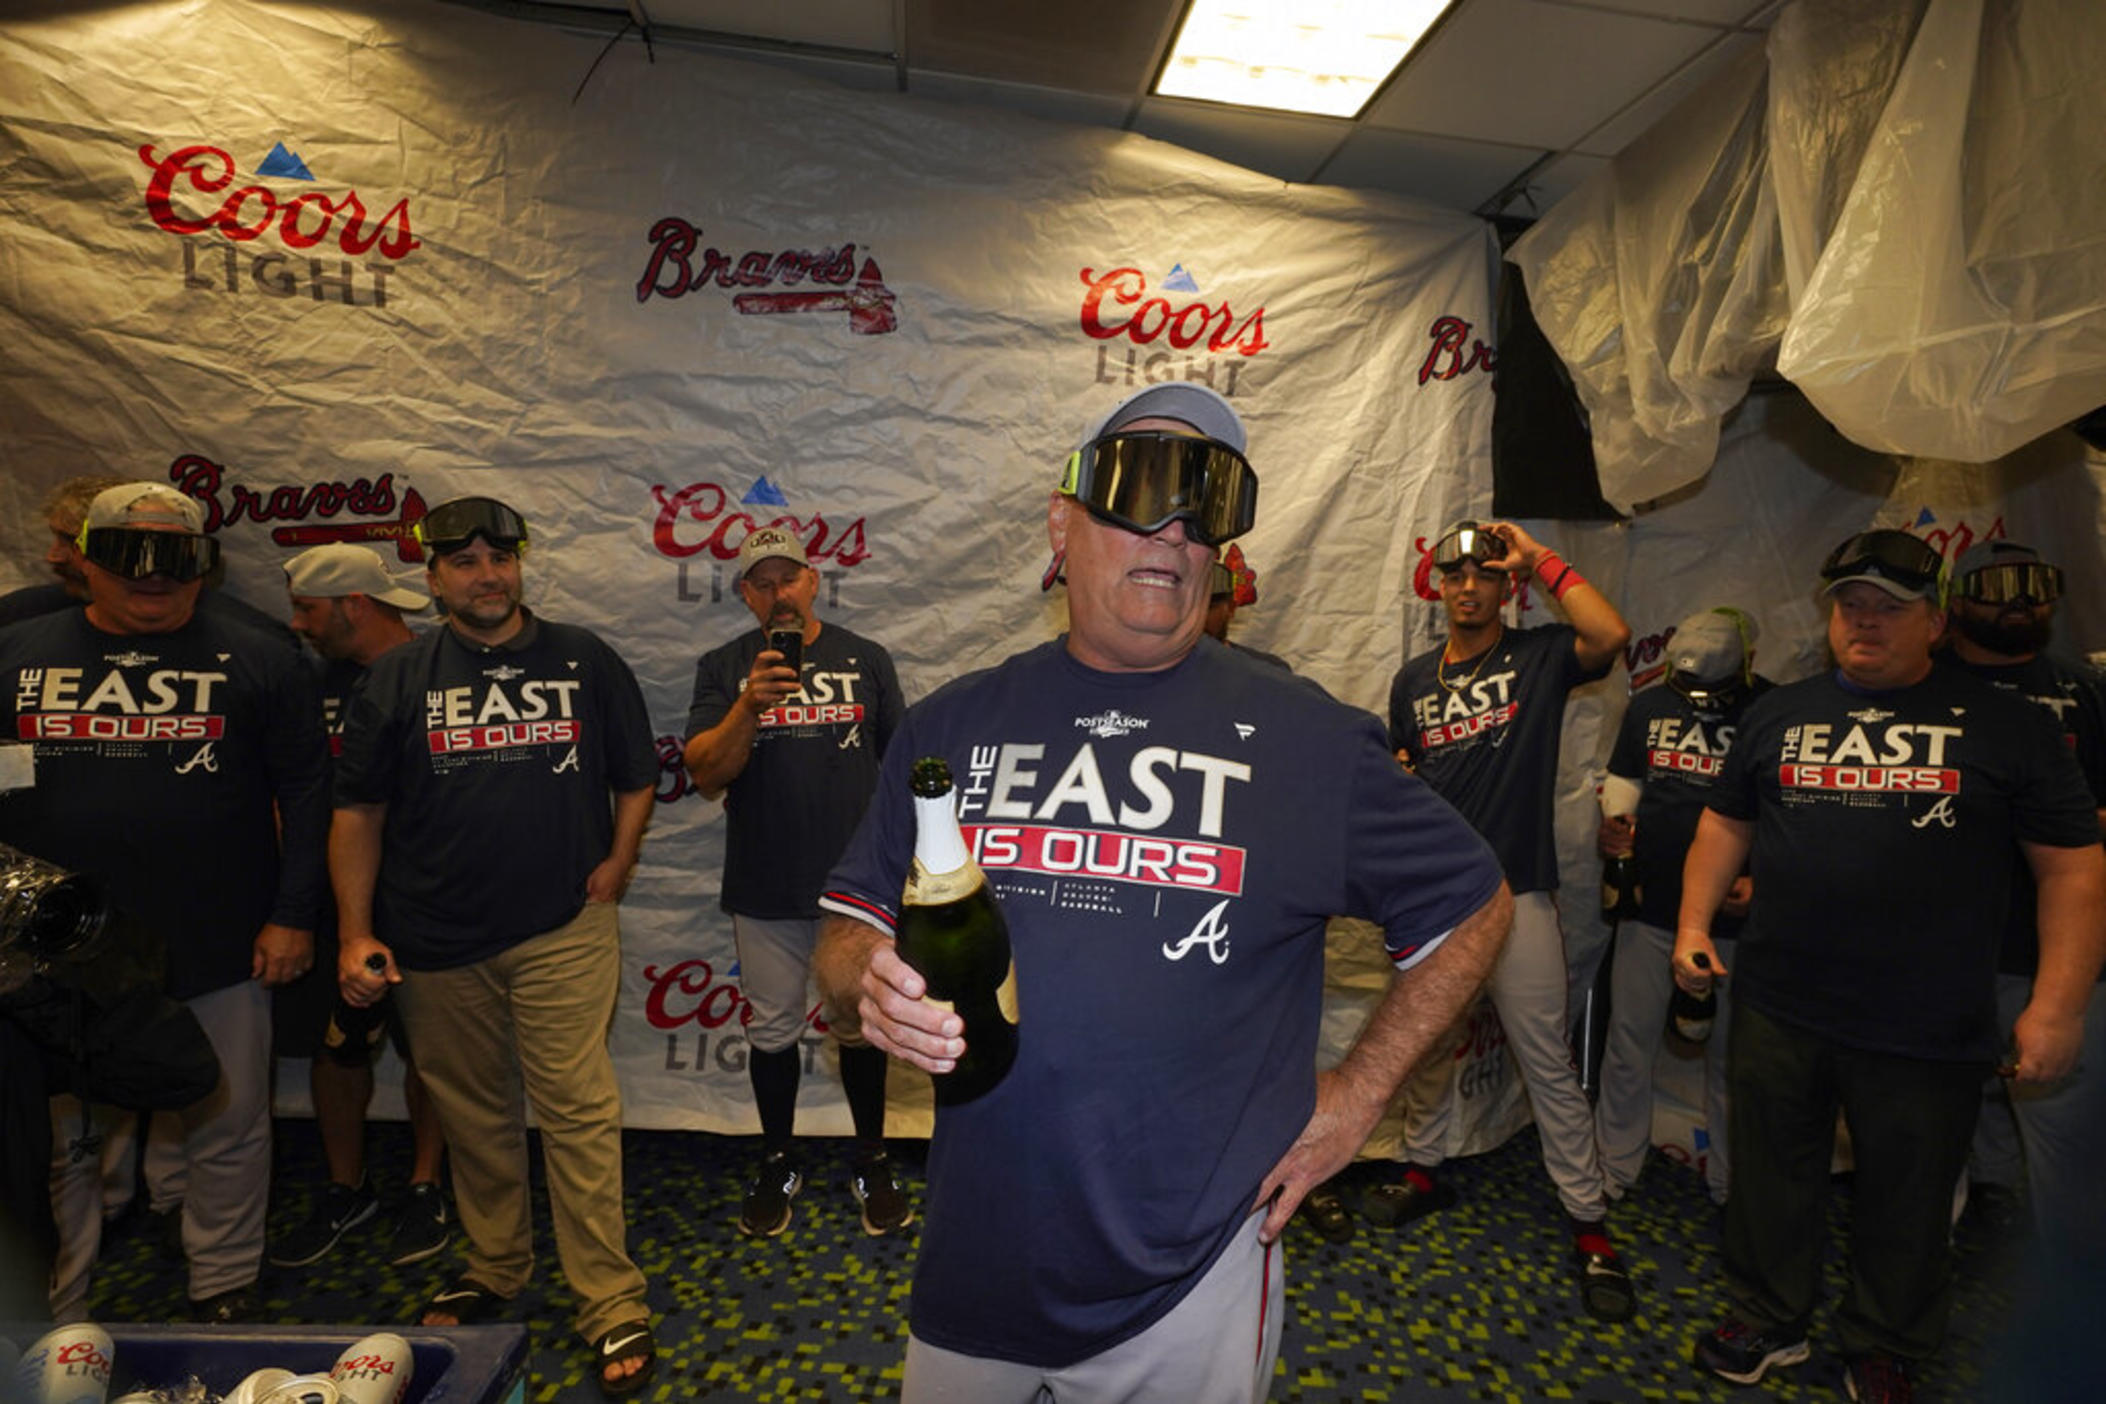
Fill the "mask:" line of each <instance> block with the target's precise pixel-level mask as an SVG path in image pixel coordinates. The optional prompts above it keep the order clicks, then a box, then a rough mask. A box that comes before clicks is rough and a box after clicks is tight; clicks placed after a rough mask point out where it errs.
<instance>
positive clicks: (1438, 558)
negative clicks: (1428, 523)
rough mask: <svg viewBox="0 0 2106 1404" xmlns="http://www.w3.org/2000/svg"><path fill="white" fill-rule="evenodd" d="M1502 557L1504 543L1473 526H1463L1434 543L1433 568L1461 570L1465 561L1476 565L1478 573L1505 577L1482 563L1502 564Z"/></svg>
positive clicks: (1473, 523) (1497, 569)
mask: <svg viewBox="0 0 2106 1404" xmlns="http://www.w3.org/2000/svg"><path fill="white" fill-rule="evenodd" d="M1505 556H1506V542H1504V541H1502V540H1501V539H1500V538H1499V537H1497V536H1495V535H1493V534H1492V533H1491V532H1489V531H1486V530H1484V528H1482V527H1480V526H1478V525H1477V523H1475V522H1464V523H1463V524H1462V525H1461V526H1458V527H1456V528H1455V529H1454V530H1453V531H1451V532H1449V533H1448V534H1447V535H1446V536H1443V537H1442V538H1441V539H1440V540H1438V541H1436V542H1434V543H1433V568H1434V569H1435V570H1439V571H1451V570H1461V569H1462V564H1463V562H1464V561H1475V562H1477V566H1478V569H1480V570H1491V571H1493V572H1495V573H1497V574H1501V575H1504V574H1505V573H1506V572H1504V571H1502V570H1500V569H1499V568H1498V567H1497V566H1486V565H1485V561H1486V560H1487V559H1491V560H1495V561H1496V560H1502V559H1504V558H1505Z"/></svg>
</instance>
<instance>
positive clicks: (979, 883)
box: [893, 756, 1017, 1107]
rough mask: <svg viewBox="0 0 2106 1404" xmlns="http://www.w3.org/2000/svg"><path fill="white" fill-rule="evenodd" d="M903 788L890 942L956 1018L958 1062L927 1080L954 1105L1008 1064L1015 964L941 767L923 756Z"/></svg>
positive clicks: (989, 1084)
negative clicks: (904, 830) (909, 843)
mask: <svg viewBox="0 0 2106 1404" xmlns="http://www.w3.org/2000/svg"><path fill="white" fill-rule="evenodd" d="M909 785H910V788H911V789H912V790H913V792H914V828H915V832H914V863H913V866H912V867H910V868H909V869H908V871H907V887H906V892H905V894H904V895H903V896H902V898H901V902H900V911H899V924H898V926H897V927H896V928H895V929H894V931H893V938H894V940H895V942H896V943H897V945H898V949H899V954H900V958H901V959H902V960H904V961H906V962H907V964H909V965H911V966H913V967H914V968H915V970H917V971H919V972H920V974H921V977H922V979H924V980H926V981H928V985H929V989H928V997H929V999H930V1000H932V1001H934V1002H936V1003H938V1004H941V1005H943V1006H944V1007H946V1008H948V1009H950V1010H952V1011H954V1012H955V1013H956V1014H957V1015H958V1016H959V1017H960V1018H961V1019H963V1020H964V1021H965V1056H964V1057H962V1058H960V1059H959V1060H958V1066H957V1067H956V1068H955V1069H954V1070H952V1071H951V1072H947V1073H939V1074H937V1076H936V1079H935V1082H936V1105H937V1106H939V1107H954V1106H958V1105H959V1104H961V1103H964V1102H969V1101H971V1100H973V1098H975V1097H978V1096H981V1095H982V1094H983V1093H986V1092H988V1091H990V1090H991V1089H993V1087H994V1086H995V1084H996V1083H999V1082H1000V1081H1001V1080H1002V1079H1003V1077H1005V1076H1006V1075H1007V1074H1008V1072H1009V1068H1010V1065H1011V1064H1012V1063H1014V1062H1015V1061H1016V1020H1017V1014H1016V965H1015V963H1014V962H1013V961H1012V960H1011V959H1010V954H1009V927H1008V925H1007V924H1006V923H1005V922H1003V920H1002V909H1001V907H1000V906H999V905H998V904H997V903H996V902H995V896H994V891H993V889H991V888H990V887H989V886H988V885H987V877H986V875H985V874H983V873H982V872H981V871H980V865H979V864H977V863H975V862H974V861H973V858H972V854H971V852H970V851H968V850H967V848H966V846H965V835H964V834H963V833H961V832H960V831H959V828H958V815H957V811H956V810H955V809H954V808H953V807H952V804H951V768H950V766H949V765H947V764H945V762H944V760H943V758H942V757H940V756H924V757H922V758H921V759H920V760H917V761H915V762H914V768H913V772H912V778H911V780H910V782H909Z"/></svg>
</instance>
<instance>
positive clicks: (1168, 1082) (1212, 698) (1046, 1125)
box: [821, 639, 1500, 1367]
mask: <svg viewBox="0 0 2106 1404" xmlns="http://www.w3.org/2000/svg"><path fill="white" fill-rule="evenodd" d="M1241 654H1242V651H1241V650H1238V649H1225V648H1223V647H1222V646H1221V645H1219V644H1217V643H1215V642H1214V641H1213V640H1211V639H1202V640H1200V643H1199V646H1198V648H1197V649H1196V650H1195V651H1194V652H1193V653H1192V654H1190V655H1189V656H1187V657H1186V658H1185V659H1184V660H1183V661H1181V662H1180V663H1178V664H1177V665H1176V666H1175V667H1173V668H1170V669H1167V670H1165V671H1162V672H1155V673H1102V672H1097V671H1095V670H1093V669H1090V668H1087V667H1084V666H1083V665H1082V664H1081V663H1079V662H1077V661H1076V660H1075V659H1074V658H1073V657H1072V656H1071V655H1070V654H1069V653H1068V652H1067V649H1066V647H1065V640H1059V641H1056V642H1054V643H1050V644H1046V645H1043V646H1041V647H1039V648H1036V649H1033V650H1031V651H1030V652H1028V653H1023V654H1019V655H1017V656H1016V657H1014V658H1011V659H1010V660H1009V661H1007V662H1006V663H1003V664H1001V665H1000V666H998V667H996V668H993V669H990V670H988V671H986V672H982V673H976V674H973V675H971V676H969V677H966V678H963V679H960V680H959V681H957V682H954V683H952V684H950V685H949V686H947V687H945V688H943V689H941V690H940V691H938V692H937V693H936V694H935V695H933V696H932V697H930V698H928V699H927V700H926V701H924V702H922V703H920V704H918V705H917V706H915V707H914V708H912V709H910V710H909V711H908V713H907V717H906V721H905V723H904V725H903V726H902V727H901V729H900V733H899V735H897V736H896V737H894V738H893V742H892V746H891V749H890V750H889V751H888V752H887V754H886V757H885V765H884V770H883V774H882V775H881V777H880V779H879V783H878V791H877V794H876V796H875V797H874V798H873V799H872V801H871V805H870V810H869V812H868V813H867V814H866V815H865V816H864V820H863V824H862V826H861V827H860V828H859V829H858V830H857V832H856V836H855V838H854V840H853V841H852V842H851V843H850V844H849V847H848V850H847V852H846V853H844V854H843V855H842V859H841V862H840V865H839V866H838V867H837V868H836V869H835V870H834V873H833V875H832V877H831V878H830V879H829V882H828V888H827V892H826V894H825V896H824V897H823V898H822V899H821V902H822V905H823V906H825V907H827V908H828V909H829V910H831V911H836V912H841V913H845V914H847V915H851V916H855V917H858V918H860V919H862V920H865V921H868V922H870V923H872V924H874V925H877V926H879V927H881V928H884V929H888V930H889V929H890V928H891V925H892V923H893V920H894V918H895V916H896V913H897V911H898V908H899V901H900V893H901V889H902V887H903V885H904V883H905V881H906V875H907V869H908V865H909V862H910V860H911V858H912V856H913V848H914V817H913V807H912V800H911V796H910V794H909V792H908V787H907V775H908V771H909V768H910V767H911V765H912V763H913V761H914V760H915V759H916V758H918V757H921V756H942V757H944V758H945V759H946V760H948V761H949V762H950V767H951V773H952V775H953V776H954V777H955V781H956V785H957V791H956V792H957V794H958V796H959V817H960V819H961V821H962V823H963V825H964V829H965V833H966V836H967V841H968V843H970V844H971V846H972V848H973V851H974V856H975V857H976V858H977V860H978V862H979V865H980V867H981V868H982V869H983V870H984V871H985V873H986V874H987V878H988V881H989V883H990V884H991V885H992V887H993V888H994V890H995V892H996V894H997V896H998V897H999V898H1000V900H1001V903H1002V910H1003V914H1004V916H1005V918H1006V920H1007V922H1008V926H1009V934H1010V940H1011V945H1012V950H1013V953H1014V957H1015V963H1016V992H1017V1001H1018V1007H1019V1021H1018V1053H1017V1062H1016V1065H1015V1067H1014V1069H1013V1070H1012V1071H1011V1072H1010V1074H1009V1076H1008V1077H1007V1078H1006V1079H1005V1080H1004V1081H1003V1082H1002V1084H1001V1085H1000V1086H998V1087H996V1088H995V1089H994V1090H993V1091H992V1092H990V1093H988V1094H986V1095H985V1096H983V1097H981V1098H979V1099H977V1100H975V1101H973V1102H970V1103H967V1104H965V1105H963V1106H955V1107H944V1108H941V1109H939V1110H938V1112H937V1117H936V1130H935V1137H934V1140H933V1142H932V1144H931V1146H930V1152H929V1200H928V1203H929V1214H928V1223H927V1227H926V1228H924V1229H923V1230H922V1238H921V1258H920V1262H919V1264H918V1265H917V1267H916V1270H915V1278H914V1293H913V1299H912V1306H911V1323H912V1327H913V1330H914V1333H915V1334H916V1335H917V1336H919V1337H921V1338H922V1339H924V1340H926V1341H929V1342H930V1343H932V1344H935V1345H939V1346H942V1347H944V1348H946V1349H949V1350H956V1351H962V1352H965V1353H967V1354H971V1355H978V1356H987V1357H992V1358H995V1359H1002V1360H1013V1361H1019V1362H1022V1363H1026V1364H1031V1365H1038V1366H1048V1367H1054V1366H1062V1365H1067V1364H1072V1363H1073V1362H1075V1361H1077V1360H1081V1359H1084V1358H1087V1357H1088V1356H1091V1355H1094V1354H1096V1353H1097V1352H1099V1351H1102V1350H1104V1349H1107V1348H1109V1347H1110V1346H1113V1345H1116V1344H1117V1343H1118V1342H1120V1341H1122V1340H1125V1339H1127V1338H1128V1337H1131V1336H1133V1335H1135V1334H1137V1333H1139V1332H1140V1331H1142V1330H1145V1329H1146V1328H1147V1327H1148V1326H1149V1325H1151V1324H1152V1323H1153V1322H1155V1321H1156V1320H1158V1319H1160V1318H1161V1317H1162V1316H1163V1315H1164V1313H1166V1312H1168V1311H1169V1310H1170V1309H1171V1308H1172V1307H1174V1306H1175V1305H1176V1304H1177V1302H1178V1301H1179V1300H1181V1299H1182V1298H1183V1296H1184V1295H1185V1293H1186V1292H1187V1291H1188V1290H1190V1288H1191V1287H1192V1286H1193V1285H1194V1284H1195V1283H1196V1282H1197V1281H1198V1280H1199V1278H1200V1277H1201V1276H1203V1275H1204V1274H1205V1272H1206V1270H1207V1268H1208V1267H1209V1266H1211V1265H1212V1264H1213V1262H1214V1260H1215V1258H1216V1257H1217V1256H1218V1255H1219V1253H1220V1252H1221V1250H1222V1248H1223V1247H1224V1246H1225V1245H1226V1244H1227V1242H1228V1241H1229V1239H1230V1238H1231V1237H1232V1236H1233V1234H1234V1233H1235V1231H1236V1229H1237V1227H1238V1226H1239V1225H1241V1224H1242V1223H1243V1222H1244V1221H1245V1218H1246V1216H1247V1215H1248V1213H1249V1211H1250V1209H1251V1206H1252V1203H1253V1201H1254V1200H1255V1198H1256V1195H1257V1187H1258V1183H1259V1181H1260V1180H1261V1179H1262V1178H1263V1177H1264V1175H1265V1173H1266V1171H1268V1170H1269V1169H1271V1168H1272V1166H1273V1165H1274V1164H1275V1163H1276V1162H1277V1161H1278V1160H1279V1158H1280V1156H1281V1155H1283V1154H1284V1153H1285V1152H1286V1150H1287V1148H1288V1147H1289V1146H1290V1145H1291V1144H1292V1143H1293V1142H1294V1139H1295V1138H1296V1136H1298V1135H1299V1134H1300V1133H1301V1131H1302V1129H1303V1127H1304V1126H1305V1125H1306V1124H1307V1122H1308V1119H1309V1115H1310V1112H1311V1111H1312V1109H1313V1107H1314V1101H1315V1072H1316V1065H1315V1056H1316V1042H1317V1033H1318V1025H1319V1022H1320V1019H1321V1014H1322V994H1323V962H1324V924H1325V921H1326V919H1327V918H1329V917H1330V916H1332V915H1334V914H1343V915H1350V916H1358V917H1363V918H1366V919H1367V920H1369V921H1372V922H1375V923H1376V924H1378V925H1380V926H1381V927H1382V928H1383V930H1384V932H1385V933H1386V937H1387V942H1388V946H1389V951H1390V954H1391V957H1392V958H1393V959H1394V960H1395V961H1396V962H1398V963H1399V964H1400V965H1404V966H1409V965H1411V964H1413V963H1415V962H1417V961H1418V960H1419V959H1421V958H1423V957H1424V956H1425V955H1427V954H1428V953H1429V952H1430V951H1431V950H1432V949H1433V948H1434V946H1435V945H1436V944H1438V942H1439V941H1440V939H1441V938H1442V937H1443V936H1444V935H1445V933H1447V932H1448V931H1450V930H1452V929H1453V928H1454V927H1455V926H1456V925H1457V924H1458V923H1460V922H1461V921H1462V920H1463V919H1464V918H1465V917H1467V916H1469V915H1470V914H1471V913H1473V912H1475V911H1476V910H1477V909H1478V908H1479V907H1481V906H1482V905H1483V904H1484V903H1485V902H1486V901H1487V900H1489V899H1490V898H1491V896H1492V895H1493V893H1494V892H1495V891H1496V890H1497V888H1498V886H1499V881H1500V875H1499V870H1498V866H1497V863H1496V861H1495V860H1494V859H1493V857H1492V854H1491V852H1490V851H1489V850H1488V849H1487V848H1486V847H1485V845H1484V843H1483V841H1482V840H1480V839H1479V838H1478V837H1477V836H1476V835H1475V834H1474V833H1472V832H1471V830H1470V828H1469V826H1468V825H1466V824H1464V823H1463V822H1462V820H1461V819H1460V818H1459V817H1458V816H1457V815H1456V813H1455V811H1454V810H1453V809H1451V808H1450V807H1449V806H1448V805H1447V804H1446V803H1445V802H1443V801H1442V800H1441V799H1440V798H1439V797H1438V796H1437V795H1435V794H1434V793H1433V792H1432V791H1431V790H1429V789H1428V788H1426V787H1425V786H1424V785H1422V784H1420V783H1419V782H1418V781H1417V780H1415V779H1413V778H1412V777H1411V776H1409V775H1407V774H1406V773H1405V772H1404V771H1403V769H1402V768H1401V767H1400V766H1398V764H1397V763H1396V760H1395V758H1394V757H1393V756H1392V755H1391V754H1390V752H1389V750H1388V748H1387V747H1386V746H1385V744H1384V738H1383V735H1382V730H1381V727H1380V726H1379V725H1378V724H1377V723H1376V721H1375V719H1374V718H1373V717H1371V716H1368V715H1367V714H1366V713H1364V712H1360V711H1357V710H1355V709H1353V708H1349V707H1346V706H1345V705H1343V704H1342V703H1339V702H1337V701H1335V700H1333V699H1332V698H1331V697H1329V696H1328V695H1327V694H1325V693H1324V692H1323V690H1322V689H1321V688H1319V687H1317V686H1316V685H1315V684H1313V683H1310V682H1307V681H1305V680H1302V679H1298V678H1295V677H1294V676H1293V675H1291V674H1287V673H1283V672H1281V671H1280V670H1279V669H1277V668H1274V667H1272V666H1270V665H1268V664H1265V663H1261V662H1258V661H1256V660H1253V659H1249V658H1245V657H1243V656H1241Z"/></svg>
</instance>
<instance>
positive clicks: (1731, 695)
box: [1667, 668, 1750, 712]
mask: <svg viewBox="0 0 2106 1404" xmlns="http://www.w3.org/2000/svg"><path fill="white" fill-rule="evenodd" d="M1667 685H1668V686H1669V687H1671V688H1673V689H1674V690H1675V691H1676V692H1679V693H1681V694H1682V695H1683V696H1684V697H1686V698H1688V699H1689V705H1690V706H1692V707H1695V708H1696V709H1697V710H1698V711H1702V712H1729V711H1731V710H1733V706H1734V704H1735V703H1737V702H1739V701H1740V699H1741V698H1743V697H1745V696H1747V695H1748V691H1749V687H1750V684H1749V682H1748V680H1747V678H1745V677H1743V676H1742V675H1741V674H1739V673H1728V674H1727V675H1726V676H1725V677H1723V678H1692V677H1689V676H1687V675H1685V674H1682V673H1678V672H1676V671H1674V670H1673V669H1672V668H1670V669H1669V670H1668V673H1667Z"/></svg>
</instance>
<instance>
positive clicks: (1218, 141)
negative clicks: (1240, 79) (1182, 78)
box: [1133, 97, 1351, 182]
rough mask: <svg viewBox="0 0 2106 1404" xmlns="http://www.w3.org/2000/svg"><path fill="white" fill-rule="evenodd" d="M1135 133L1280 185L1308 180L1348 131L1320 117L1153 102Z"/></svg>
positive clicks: (1139, 118) (1136, 122)
mask: <svg viewBox="0 0 2106 1404" xmlns="http://www.w3.org/2000/svg"><path fill="white" fill-rule="evenodd" d="M1133 130H1135V131H1137V132H1140V133H1142V134H1143V135H1145V136H1152V137H1155V138H1156V139H1157V140H1159V141H1169V142H1175V143H1176V144H1177V145H1179V146H1182V147H1185V148H1187V149H1189V150H1192V151H1197V152H1201V153H1203V154H1204V155H1208V156H1213V157H1215V158H1217V159H1219V160H1223V161H1228V162H1232V163H1233V164H1235V165H1238V166H1242V167H1244V168H1245V169H1246V170H1253V171H1259V172H1262V173H1263V174H1265V175H1269V176H1277V177H1278V178H1279V179H1281V180H1291V181H1301V182H1306V181H1308V180H1309V178H1310V175H1311V173H1312V172H1313V171H1315V170H1316V168H1317V167H1318V166H1319V165H1321V164H1322V163H1323V159H1324V158H1325V157H1326V156H1329V155H1330V154H1331V151H1332V149H1333V148H1334V147H1336V146H1337V145H1338V142H1339V139H1340V138H1341V137H1343V136H1344V135H1345V134H1346V133H1347V132H1348V131H1350V130H1351V128H1350V127H1349V126H1348V125H1347V124H1346V123H1344V122H1341V121H1335V120H1329V119H1326V118H1321V117H1295V116H1290V115H1288V114H1286V113H1280V112H1253V111H1250V110H1248V109H1246V108H1236V107H1222V106H1219V105H1217V104H1214V103H1207V102H1185V101H1181V100H1179V99H1177V98H1159V97H1152V98H1149V99H1148V100H1147V101H1145V102H1143V103H1142V104H1141V110H1140V114H1139V115H1138V116H1137V117H1136V118H1135V119H1134V124H1133Z"/></svg>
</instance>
